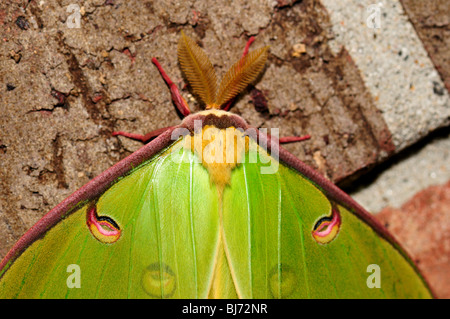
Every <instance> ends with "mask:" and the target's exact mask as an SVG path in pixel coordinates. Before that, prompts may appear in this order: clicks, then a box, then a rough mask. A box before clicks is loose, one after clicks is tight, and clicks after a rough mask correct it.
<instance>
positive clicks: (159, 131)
mask: <svg viewBox="0 0 450 319" xmlns="http://www.w3.org/2000/svg"><path fill="white" fill-rule="evenodd" d="M172 127H173V126H167V127H162V128H160V129H157V130H154V131H151V132H149V133H147V134H145V135H140V134H135V133H127V132H122V131H118V132H113V133H112V135H113V136H117V135H120V136H125V137H128V138H131V139H133V140H136V141H141V142H142V143H147V142H149V141H150V140H151V139H153V138H155V137H157V136H159V135H161V134H162V133H164V132H165V131H167V130H168V129H170V128H172Z"/></svg>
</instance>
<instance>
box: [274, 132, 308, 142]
mask: <svg viewBox="0 0 450 319" xmlns="http://www.w3.org/2000/svg"><path fill="white" fill-rule="evenodd" d="M310 138H311V135H309V134H308V135H305V136H285V137H280V139H279V142H280V144H286V143H294V142H301V141H306V140H309V139H310Z"/></svg>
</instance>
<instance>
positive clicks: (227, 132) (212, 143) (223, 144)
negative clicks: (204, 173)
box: [184, 125, 249, 187]
mask: <svg viewBox="0 0 450 319" xmlns="http://www.w3.org/2000/svg"><path fill="white" fill-rule="evenodd" d="M248 145H249V140H248V136H246V135H245V133H244V132H243V131H242V130H239V129H236V128H235V127H228V128H225V129H219V128H217V127H215V126H212V125H205V126H204V127H203V128H202V130H201V132H200V131H198V132H194V134H193V136H187V137H186V138H185V144H184V147H185V148H188V149H191V151H192V152H194V153H195V154H196V156H198V158H199V159H200V160H201V162H202V165H203V166H204V167H205V168H206V169H207V170H208V172H209V174H210V177H211V181H212V182H213V183H215V184H216V185H217V186H219V187H223V186H225V185H227V184H229V182H230V176H231V171H232V170H233V169H234V168H235V167H236V166H237V165H238V164H239V163H242V160H243V159H244V157H245V153H246V152H248Z"/></svg>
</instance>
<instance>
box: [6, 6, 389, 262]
mask: <svg viewBox="0 0 450 319" xmlns="http://www.w3.org/2000/svg"><path fill="white" fill-rule="evenodd" d="M73 3H74V2H73V1H70V0H64V1H55V0H42V1H34V0H31V1H25V0H23V1H12V0H6V1H2V2H1V3H0V26H1V27H0V41H1V42H2V45H1V47H0V92H1V93H0V105H1V109H0V127H1V130H0V161H1V162H0V177H1V179H0V257H3V256H4V255H5V253H6V252H7V251H8V250H9V249H10V248H11V246H12V245H13V244H14V242H15V241H16V240H17V239H18V238H19V237H20V236H21V235H22V234H23V233H24V232H25V231H26V229H28V228H29V227H31V226H32V225H33V224H34V223H35V222H36V221H37V220H38V219H39V218H40V217H41V216H42V215H43V214H44V213H46V212H47V211H49V210H50V209H51V208H52V207H54V206H55V205H56V204H57V203H59V202H60V201H61V200H63V199H64V198H65V197H66V196H68V195H69V194H70V193H72V192H73V191H75V190H76V189H77V188H79V187H81V186H82V185H83V184H85V183H86V182H88V181H89V180H90V179H91V178H93V177H94V176H96V175H98V174H99V173H101V172H102V171H104V170H105V169H106V168H108V167H110V166H111V165H113V164H114V163H115V162H117V161H118V160H120V159H122V158H124V157H125V156H126V155H128V154H130V153H131V152H133V151H135V150H137V149H138V148H139V147H140V146H141V144H140V143H138V142H135V141H131V140H129V139H125V138H122V137H119V138H117V137H112V136H111V133H112V132H113V131H115V130H123V131H130V132H136V133H146V132H148V131H151V130H153V129H155V128H159V127H163V126H169V125H175V124H177V123H179V121H180V118H179V116H178V114H177V112H176V111H175V109H174V107H173V105H172V103H171V101H170V94H169V92H168V89H167V87H166V85H165V84H164V82H163V81H162V79H161V78H160V76H159V74H158V71H157V70H156V68H155V67H154V66H153V65H152V64H151V62H150V59H151V57H157V58H159V60H160V62H161V63H162V64H163V66H164V67H165V69H166V70H167V72H168V74H170V75H171V77H172V78H173V80H174V81H175V82H176V83H177V84H178V85H179V87H183V86H184V81H183V77H182V75H181V73H180V70H179V68H178V65H177V58H176V46H177V41H178V37H179V31H180V30H181V29H183V30H185V32H186V33H187V34H188V35H190V36H191V37H193V38H195V39H196V40H197V41H198V43H199V44H200V45H201V46H202V47H203V48H204V49H205V51H206V52H207V53H208V55H209V57H210V59H211V61H212V63H213V64H214V66H215V67H216V68H217V72H218V73H219V76H221V75H223V74H224V72H225V71H226V69H227V68H228V67H229V66H230V65H231V63H233V62H234V60H236V59H238V58H239V56H240V55H241V54H242V50H243V47H244V45H245V43H246V41H247V40H248V37H249V36H250V35H256V36H257V41H256V43H255V44H254V47H259V46H262V45H271V54H270V57H269V61H268V63H267V68H266V71H265V73H264V74H263V75H262V77H261V78H260V80H259V81H258V82H257V83H256V84H255V87H253V88H250V90H249V91H250V92H251V94H248V93H249V92H247V93H245V94H242V95H241V96H240V97H239V99H238V100H237V104H236V106H235V107H233V109H232V111H233V112H236V113H239V114H241V115H242V116H243V117H244V118H246V119H248V121H249V122H250V123H251V124H253V125H256V126H259V127H260V126H264V127H269V128H270V127H275V128H280V129H281V135H282V136H286V135H291V134H296V135H297V134H298V135H303V134H311V135H312V139H311V140H310V141H306V142H303V143H301V144H291V145H287V148H288V149H289V150H290V151H292V152H293V153H294V154H295V155H297V156H298V157H299V158H301V159H303V160H305V161H306V162H307V163H309V164H310V165H312V166H314V167H316V168H318V169H319V170H320V171H321V172H322V173H324V174H325V175H326V176H328V177H329V178H330V179H332V180H333V181H338V180H342V179H344V178H346V177H347V176H349V175H351V174H353V173H355V172H358V171H360V170H361V169H364V168H366V167H368V166H372V165H375V164H376V163H377V162H379V161H380V160H381V159H382V158H385V157H386V156H387V154H389V153H391V152H392V151H393V146H392V143H391V142H390V133H389V131H388V129H387V127H386V125H385V123H384V121H383V119H382V117H381V116H380V113H379V111H377V110H376V108H375V106H374V103H373V101H372V98H371V96H370V94H369V93H368V92H367V90H366V89H365V87H364V84H363V81H362V79H361V77H360V75H359V72H358V70H357V68H356V66H355V64H354V63H353V61H352V58H351V57H350V56H349V55H348V53H347V51H346V49H345V48H342V49H340V50H339V51H338V52H336V53H334V52H333V51H332V50H331V49H330V47H329V44H328V42H329V40H330V39H332V38H333V34H332V32H331V25H330V21H329V18H328V15H327V12H326V11H325V10H324V8H323V7H322V5H321V4H320V3H319V2H318V1H313V0H309V1H299V2H295V1H293V2H289V1H286V2H285V1H273V2H270V1H265V2H261V1H256V0H252V1H243V0H242V1H233V3H232V4H224V3H218V2H216V1H137V0H135V1H125V0H108V1H104V0H97V1H91V0H86V1H77V2H76V3H78V4H79V10H75V11H70V10H69V12H68V11H67V10H68V9H69V5H71V4H73ZM78 12H79V13H80V14H81V25H80V28H69V25H70V23H74V21H76V20H74V19H73V18H74V16H73V14H77V13H78ZM182 94H183V95H184V96H185V98H186V99H187V100H188V102H189V103H190V105H191V107H192V109H193V110H194V111H197V110H199V109H200V108H201V106H200V105H199V104H198V103H197V102H195V101H194V99H193V98H192V96H191V94H190V91H189V88H185V89H183V90H182ZM255 109H257V110H258V111H255Z"/></svg>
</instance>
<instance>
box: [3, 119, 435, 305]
mask: <svg viewBox="0 0 450 319" xmlns="http://www.w3.org/2000/svg"><path fill="white" fill-rule="evenodd" d="M199 119H200V120H202V122H203V126H204V125H208V124H209V125H215V126H216V127H218V128H226V127H229V126H234V127H237V128H242V129H243V130H249V129H250V130H254V131H256V136H250V137H251V138H254V139H255V140H256V142H257V143H258V144H259V145H261V146H262V147H263V148H265V149H266V150H268V151H269V152H273V151H274V150H275V152H278V154H279V160H280V161H281V162H282V163H284V164H286V165H287V166H289V167H291V168H292V169H295V170H296V171H298V172H299V173H300V174H302V175H304V176H305V177H307V178H308V179H309V180H310V181H312V182H313V183H314V184H315V185H316V186H318V187H319V188H320V189H321V190H322V191H324V192H325V194H326V195H327V196H328V197H329V198H331V199H332V200H334V201H336V202H338V203H340V204H342V205H343V206H345V207H346V208H347V209H349V210H350V211H351V212H352V213H354V214H355V215H356V216H357V217H358V218H360V219H361V220H362V221H364V222H365V223H367V224H368V225H369V226H371V227H372V228H373V229H374V230H375V231H376V232H377V233H378V234H379V235H380V236H382V237H383V238H384V239H386V240H387V241H388V242H390V243H391V244H392V245H393V247H394V248H396V249H397V250H398V251H399V252H400V253H401V254H402V255H403V256H404V257H405V258H406V259H407V260H408V262H409V263H410V264H411V266H412V267H413V268H414V269H415V271H416V272H417V273H418V274H419V275H420V277H421V279H422V281H423V282H424V284H425V285H426V286H427V288H428V290H429V291H430V293H431V294H432V296H433V297H434V298H436V297H435V296H436V294H435V292H434V291H433V289H432V288H431V286H430V284H429V283H428V281H427V279H426V277H425V276H424V275H423V274H422V272H421V271H420V269H419V268H418V267H417V265H416V264H415V263H414V261H413V260H412V258H411V256H410V255H409V254H408V252H407V251H406V250H405V249H404V248H403V247H402V245H401V244H400V243H399V242H398V241H397V240H396V239H395V238H394V237H393V236H392V234H391V233H390V232H389V231H388V230H387V229H386V228H385V227H384V226H383V225H382V224H381V223H380V222H379V221H378V220H377V219H376V218H375V217H374V216H373V215H372V214H370V213H369V212H367V211H366V210H365V209H364V208H363V207H362V206H361V205H359V204H358V203H357V202H356V201H355V200H354V199H352V198H351V197H350V196H349V195H347V194H346V193H345V192H344V191H342V190H341V189H340V188H338V187H337V186H336V185H334V184H333V183H332V182H330V181H329V180H328V179H326V178H325V177H324V176H322V175H321V174H320V173H319V172H317V171H316V170H314V169H313V168H312V167H310V166H308V165H306V164H305V163H304V162H302V161H301V160H299V159H298V158H297V157H295V155H293V154H291V153H290V152H289V151H287V150H286V149H285V148H283V147H282V146H280V145H279V143H277V142H272V139H271V138H270V136H267V135H266V134H264V133H263V132H261V131H260V130H258V129H257V128H254V127H252V126H250V125H248V124H247V123H246V122H245V120H243V119H242V118H241V117H240V116H237V115H234V114H232V113H229V114H228V116H226V117H224V116H222V117H217V116H215V115H200V114H193V115H191V116H188V117H187V118H185V119H184V120H183V122H182V123H181V124H180V125H178V126H174V127H171V128H169V129H168V130H166V131H165V132H164V133H162V134H161V135H160V136H158V137H157V138H155V139H154V140H153V141H151V142H150V143H148V144H146V145H144V146H143V147H141V148H140V149H139V150H137V151H136V152H134V153H132V154H131V155H129V156H127V157H126V158H124V159H123V160H121V161H119V162H118V163H116V164H115V165H113V166H112V167H110V168H109V169H107V170H106V171H104V172H103V173H101V174H100V175H98V176H97V177H95V178H94V179H92V180H91V181H89V182H88V183H87V184H85V185H84V186H82V187H81V188H80V189H78V190H77V191H75V192H74V193H72V194H71V195H70V196H69V197H67V198H66V199H65V200H63V201H62V202H61V203H59V204H58V205H57V206H55V207H54V208H53V209H52V210H50V211H49V212H48V213H47V214H45V215H44V216H43V217H42V218H41V219H40V220H39V221H38V222H37V223H36V224H35V225H33V226H32V227H31V228H30V229H29V230H28V231H27V232H25V234H24V235H23V236H22V237H21V238H20V239H19V240H18V241H17V242H16V243H15V244H14V246H13V247H12V248H11V250H10V251H9V252H8V253H7V254H6V256H5V257H4V258H3V260H2V261H1V262H0V278H1V277H2V275H3V273H4V270H5V267H6V268H8V267H7V266H8V265H9V264H10V263H12V262H14V260H15V259H16V258H17V257H18V256H20V254H21V253H22V252H23V251H24V250H25V249H26V248H27V247H28V246H29V245H30V244H31V243H33V242H34V241H35V240H37V239H38V238H39V237H41V236H42V235H43V234H45V232H46V231H47V230H48V229H50V228H51V227H53V226H54V225H56V224H57V223H58V222H59V221H60V220H61V219H62V218H63V217H64V216H65V215H67V214H70V213H71V212H73V211H74V210H75V209H76V208H77V207H78V204H79V203H80V202H84V201H87V200H90V199H93V198H95V197H97V196H99V195H100V194H102V193H103V192H104V191H105V190H106V189H108V188H109V187H110V186H111V185H112V184H113V183H114V181H116V180H117V179H118V178H119V177H121V176H123V175H125V174H127V173H128V172H129V171H131V170H132V169H134V168H135V167H137V166H139V165H140V164H141V163H143V162H144V161H146V160H148V159H150V158H151V157H153V156H154V155H156V154H158V153H159V152H161V151H162V150H163V149H164V148H166V147H168V146H169V145H170V144H171V143H172V142H174V141H173V138H172V132H173V131H174V130H176V129H178V128H187V129H188V130H189V131H191V132H192V131H194V120H199Z"/></svg>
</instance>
